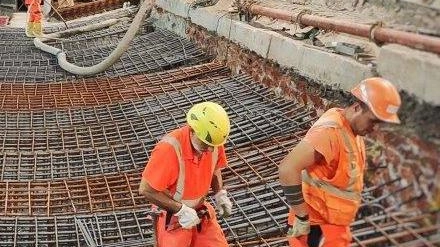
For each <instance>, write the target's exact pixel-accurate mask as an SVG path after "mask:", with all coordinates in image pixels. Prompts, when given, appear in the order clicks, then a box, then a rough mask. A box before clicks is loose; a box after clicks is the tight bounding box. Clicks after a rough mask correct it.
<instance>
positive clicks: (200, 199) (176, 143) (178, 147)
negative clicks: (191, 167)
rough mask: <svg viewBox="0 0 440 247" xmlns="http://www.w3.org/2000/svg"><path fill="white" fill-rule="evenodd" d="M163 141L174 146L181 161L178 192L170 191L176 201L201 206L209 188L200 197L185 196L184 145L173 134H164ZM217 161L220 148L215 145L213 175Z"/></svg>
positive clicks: (189, 205) (190, 205)
mask: <svg viewBox="0 0 440 247" xmlns="http://www.w3.org/2000/svg"><path fill="white" fill-rule="evenodd" d="M161 141H162V142H166V143H168V144H170V145H171V146H172V147H173V148H174V151H175V152H176V155H177V160H178V161H179V176H178V177H177V182H176V192H175V193H174V194H172V193H171V192H169V191H168V193H169V194H170V195H171V196H172V197H173V199H174V200H175V201H177V202H182V203H184V204H185V205H187V206H188V207H192V208H196V207H197V206H200V205H201V204H202V203H203V201H204V199H205V196H206V194H207V193H208V190H209V188H208V190H207V191H206V194H204V195H200V197H198V198H191V199H189V198H185V197H184V196H183V195H184V193H183V192H184V189H185V188H184V185H185V177H186V176H185V161H184V160H183V157H182V146H181V144H180V142H179V140H178V139H177V138H176V137H174V136H172V135H171V134H168V135H166V136H164V137H163V138H162V140H161ZM217 161H218V148H217V147H214V150H213V152H212V164H211V165H212V168H211V177H212V175H213V174H214V171H215V168H216V166H217Z"/></svg>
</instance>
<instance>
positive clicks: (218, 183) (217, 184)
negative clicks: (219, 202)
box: [211, 168, 223, 194]
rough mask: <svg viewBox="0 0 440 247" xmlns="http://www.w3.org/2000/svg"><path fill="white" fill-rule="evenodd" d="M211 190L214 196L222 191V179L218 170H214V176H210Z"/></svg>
mask: <svg viewBox="0 0 440 247" xmlns="http://www.w3.org/2000/svg"><path fill="white" fill-rule="evenodd" d="M211 189H212V191H213V192H214V194H217V192H219V191H220V190H222V189H223V178H222V171H221V170H220V168H217V169H215V171H214V174H213V175H212V181H211Z"/></svg>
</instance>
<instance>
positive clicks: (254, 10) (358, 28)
mask: <svg viewBox="0 0 440 247" xmlns="http://www.w3.org/2000/svg"><path fill="white" fill-rule="evenodd" d="M247 10H248V11H249V13H251V14H253V15H262V16H266V17H271V18H275V19H279V20H285V21H289V22H294V23H295V22H296V23H298V24H302V25H307V26H314V27H317V28H321V29H324V30H333V31H337V32H343V33H348V34H352V35H357V36H362V37H366V38H369V39H371V40H373V41H375V42H379V43H396V44H401V45H405V46H409V47H413V48H416V49H419V50H425V51H429V52H434V53H437V54H440V38H436V37H430V36H426V35H420V34H416V33H409V32H404V31H398V30H393V29H391V28H385V27H381V26H379V25H366V24H358V23H352V22H347V21H341V20H335V19H331V18H326V17H320V16H315V15H311V14H307V13H303V14H302V13H300V14H294V13H291V12H289V11H286V10H281V9H274V8H268V7H263V6H260V5H256V4H253V5H251V6H249V7H248V8H247Z"/></svg>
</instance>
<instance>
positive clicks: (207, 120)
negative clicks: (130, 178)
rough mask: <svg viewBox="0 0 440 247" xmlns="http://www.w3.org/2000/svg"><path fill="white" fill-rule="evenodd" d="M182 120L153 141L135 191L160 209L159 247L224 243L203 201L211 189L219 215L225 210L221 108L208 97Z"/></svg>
mask: <svg viewBox="0 0 440 247" xmlns="http://www.w3.org/2000/svg"><path fill="white" fill-rule="evenodd" d="M186 120H187V125H186V126H184V127H182V128H179V129H177V130H174V131H172V132H171V133H169V134H167V135H166V136H165V137H163V138H162V140H161V141H160V142H159V143H158V144H157V145H156V147H155V148H154V150H153V151H152V153H151V157H150V159H149V161H148V163H147V165H146V167H145V169H144V172H143V173H142V179H141V183H140V186H139V193H140V194H141V195H144V196H145V197H146V198H147V199H148V200H149V201H150V202H152V203H153V204H155V205H157V206H158V207H159V208H160V209H162V210H160V211H159V213H158V217H157V223H156V224H154V223H153V225H155V227H156V229H155V235H156V236H155V238H156V241H157V242H156V245H157V246H159V247H190V246H191V247H223V246H228V243H227V241H226V238H225V236H224V234H223V231H222V229H221V228H220V225H219V224H218V222H217V218H216V214H215V210H214V208H213V207H212V206H211V205H210V204H209V203H208V202H207V201H205V196H206V195H207V194H208V191H209V189H210V188H212V190H213V192H214V198H215V201H216V206H217V209H218V211H219V216H220V217H227V216H228V215H229V214H230V213H231V208H232V203H231V201H230V199H229V198H228V196H227V192H226V190H224V189H223V180H222V173H221V169H222V168H224V167H225V166H226V164H227V160H226V154H225V149H224V147H223V144H224V143H225V142H226V139H227V137H228V135H229V130H230V123H229V118H228V115H227V114H226V111H225V110H224V109H223V108H222V107H221V106H220V105H218V104H216V103H213V102H203V103H199V104H196V105H194V106H193V107H191V109H190V110H189V111H188V114H187V116H186Z"/></svg>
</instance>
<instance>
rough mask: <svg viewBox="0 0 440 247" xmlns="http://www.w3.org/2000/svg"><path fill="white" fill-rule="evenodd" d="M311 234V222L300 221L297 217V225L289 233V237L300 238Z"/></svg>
mask: <svg viewBox="0 0 440 247" xmlns="http://www.w3.org/2000/svg"><path fill="white" fill-rule="evenodd" d="M309 232H310V222H309V220H300V219H298V217H295V223H294V224H293V226H291V227H290V228H289V231H287V237H294V238H297V237H300V236H302V235H308V234H309Z"/></svg>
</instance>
